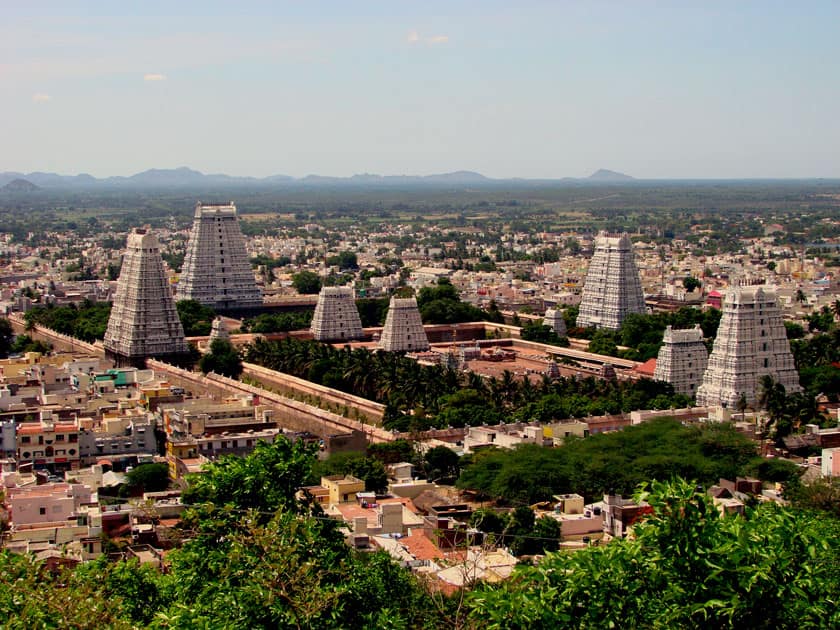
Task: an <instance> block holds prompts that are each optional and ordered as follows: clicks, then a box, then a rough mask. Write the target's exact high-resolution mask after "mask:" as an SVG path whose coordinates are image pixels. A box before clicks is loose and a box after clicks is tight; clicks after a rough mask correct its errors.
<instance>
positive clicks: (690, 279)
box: [682, 276, 702, 293]
mask: <svg viewBox="0 0 840 630" xmlns="http://www.w3.org/2000/svg"><path fill="white" fill-rule="evenodd" d="M682 284H683V287H684V288H685V290H686V291H688V292H689V293H690V292H691V291H694V289H699V288H700V287H701V286H702V283H701V282H700V281H699V280H698V279H697V278H695V277H694V276H686V277H685V278H683V281H682Z"/></svg>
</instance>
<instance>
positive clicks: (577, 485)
mask: <svg viewBox="0 0 840 630" xmlns="http://www.w3.org/2000/svg"><path fill="white" fill-rule="evenodd" d="M755 458H756V451H755V445H754V444H753V443H752V442H751V441H750V440H749V439H747V438H746V437H744V436H743V435H741V434H740V433H738V432H737V431H736V430H735V429H734V428H733V427H732V426H731V425H728V424H712V425H698V426H690V427H686V426H683V425H682V424H680V423H679V422H677V421H675V420H672V419H669V418H663V419H659V420H652V421H650V422H645V423H643V424H640V425H636V426H632V427H627V428H626V429H624V430H623V431H618V432H615V433H603V434H599V435H593V436H590V437H587V438H583V439H574V438H572V439H569V440H567V441H566V443H565V444H564V445H563V446H561V447H559V448H544V447H542V446H536V445H533V444H524V445H521V446H519V447H518V448H515V449H512V450H496V449H491V450H486V451H481V452H479V453H477V454H475V455H474V456H472V462H471V463H469V462H468V463H467V465H466V466H465V468H464V470H463V472H462V473H461V476H460V477H459V478H458V482H457V485H458V487H460V488H466V489H471V490H476V491H478V492H480V493H482V494H484V495H487V496H490V497H494V498H503V499H507V500H509V501H521V502H524V503H528V504H531V503H535V502H537V501H545V500H548V499H550V498H551V496H552V495H554V494H558V493H567V492H576V493H578V494H581V495H583V496H585V497H587V498H589V499H598V498H600V497H601V495H603V494H605V493H606V492H609V491H614V492H617V493H620V494H624V495H629V494H630V493H632V492H633V490H634V489H635V488H636V487H637V486H638V484H640V483H642V482H644V481H647V480H649V479H660V480H664V479H670V478H671V477H672V476H674V475H679V476H682V477H684V478H686V479H691V480H695V481H699V482H701V483H705V484H710V483H716V482H717V481H718V479H720V478H721V477H725V478H727V479H734V478H735V477H736V476H737V475H739V474H742V473H743V472H744V469H745V467H746V466H747V465H748V464H749V463H751V462H752V461H753V460H754V459H755ZM462 464H463V462H462Z"/></svg>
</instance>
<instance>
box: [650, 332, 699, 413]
mask: <svg viewBox="0 0 840 630" xmlns="http://www.w3.org/2000/svg"><path fill="white" fill-rule="evenodd" d="M708 362H709V351H708V350H706V344H704V343H703V331H702V330H701V329H700V325H699V324H698V325H696V326H694V328H688V329H684V330H674V329H673V328H671V327H670V326H668V327H667V328H666V329H665V337H664V338H663V339H662V347H661V348H659V355H658V356H657V357H656V369H655V370H654V372H653V378H654V379H655V380H657V381H665V382H666V383H671V385H673V386H674V391H675V392H677V393H678V394H685V395H687V396H694V395H695V394H696V393H697V386H698V385H699V384H700V383H701V382H702V380H703V373H704V372H705V371H706V365H707V364H708Z"/></svg>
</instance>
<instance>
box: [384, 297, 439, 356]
mask: <svg viewBox="0 0 840 630" xmlns="http://www.w3.org/2000/svg"><path fill="white" fill-rule="evenodd" d="M379 347H380V348H382V349H383V350H385V351H386V352H423V351H425V350H428V349H429V338H428V337H427V336H426V330H425V329H424V328H423V321H422V320H421V319H420V310H419V309H418V308H417V300H416V299H415V298H413V297H412V298H397V297H392V298H391V303H390V305H389V307H388V316H387V317H386V318H385V327H384V328H383V329H382V337H381V338H380V339H379Z"/></svg>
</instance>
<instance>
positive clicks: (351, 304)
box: [310, 287, 364, 341]
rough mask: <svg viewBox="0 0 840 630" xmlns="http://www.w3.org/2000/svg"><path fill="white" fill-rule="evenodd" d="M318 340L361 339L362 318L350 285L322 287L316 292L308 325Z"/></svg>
mask: <svg viewBox="0 0 840 630" xmlns="http://www.w3.org/2000/svg"><path fill="white" fill-rule="evenodd" d="M310 330H311V331H312V336H313V337H314V338H315V339H316V340H318V341H349V340H350V339H361V338H362V337H363V336H364V335H363V333H362V320H361V318H360V317H359V309H357V308H356V299H355V296H354V294H353V288H352V287H324V288H323V289H321V293H319V294H318V303H317V304H316V305H315V314H314V315H313V316H312V326H311V327H310Z"/></svg>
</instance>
